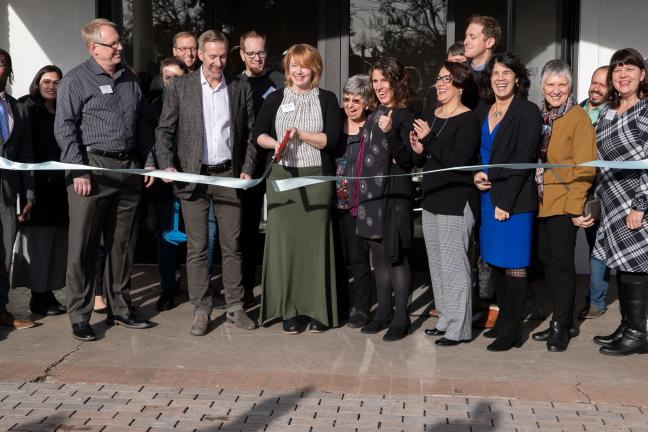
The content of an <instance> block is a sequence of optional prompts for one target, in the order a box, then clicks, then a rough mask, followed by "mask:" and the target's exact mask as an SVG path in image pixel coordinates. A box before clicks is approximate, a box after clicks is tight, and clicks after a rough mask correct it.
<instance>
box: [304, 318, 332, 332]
mask: <svg viewBox="0 0 648 432" xmlns="http://www.w3.org/2000/svg"><path fill="white" fill-rule="evenodd" d="M326 330H328V327H327V326H325V325H324V324H322V323H321V322H319V321H317V320H316V319H315V318H311V320H310V324H309V325H308V331H309V332H310V333H323V332H325V331H326Z"/></svg>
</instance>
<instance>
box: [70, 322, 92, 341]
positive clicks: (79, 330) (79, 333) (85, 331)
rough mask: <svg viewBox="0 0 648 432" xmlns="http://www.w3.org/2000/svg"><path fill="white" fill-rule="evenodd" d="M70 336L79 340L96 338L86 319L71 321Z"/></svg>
mask: <svg viewBox="0 0 648 432" xmlns="http://www.w3.org/2000/svg"><path fill="white" fill-rule="evenodd" d="M72 336H73V337H74V338H75V339H78V340H80V341H84V342H85V341H93V340H95V339H97V336H96V335H95V332H94V330H92V327H91V326H90V323H89V322H88V321H81V322H78V323H72Z"/></svg>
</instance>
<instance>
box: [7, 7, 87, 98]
mask: <svg viewBox="0 0 648 432" xmlns="http://www.w3.org/2000/svg"><path fill="white" fill-rule="evenodd" d="M94 17H95V2H94V1H93V0H0V47H2V48H3V49H5V50H7V51H9V53H10V54H11V57H12V60H13V62H14V73H15V82H14V84H13V86H11V87H10V88H9V90H10V92H11V94H13V95H14V96H16V97H19V96H22V95H24V94H26V93H27V90H28V88H29V84H30V83H31V80H32V79H33V77H34V75H35V74H36V72H37V71H38V69H40V68H41V67H42V66H45V65H47V64H56V65H57V66H59V67H60V68H61V69H63V72H64V73H65V72H67V71H68V70H70V69H71V68H72V67H74V66H76V65H77V64H79V63H80V62H81V61H83V60H84V59H86V58H87V56H88V54H87V51H86V49H85V45H84V44H83V42H82V40H81V34H80V29H81V27H83V25H85V24H86V23H87V22H88V21H89V20H91V19H92V18H94Z"/></svg>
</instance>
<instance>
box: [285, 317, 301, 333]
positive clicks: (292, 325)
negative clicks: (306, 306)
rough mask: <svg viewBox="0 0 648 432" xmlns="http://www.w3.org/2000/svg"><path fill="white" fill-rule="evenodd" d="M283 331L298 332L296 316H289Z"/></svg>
mask: <svg viewBox="0 0 648 432" xmlns="http://www.w3.org/2000/svg"><path fill="white" fill-rule="evenodd" d="M283 331H284V333H287V334H298V333H299V326H298V325H297V320H296V319H295V318H288V319H285V320H284V321H283Z"/></svg>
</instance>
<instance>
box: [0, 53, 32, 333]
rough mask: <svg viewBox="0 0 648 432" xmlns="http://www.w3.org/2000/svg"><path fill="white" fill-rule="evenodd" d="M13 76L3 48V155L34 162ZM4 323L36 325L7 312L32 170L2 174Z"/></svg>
mask: <svg viewBox="0 0 648 432" xmlns="http://www.w3.org/2000/svg"><path fill="white" fill-rule="evenodd" d="M12 79H13V70H12V66H11V56H10V55H9V53H8V52H7V51H5V50H3V49H0V148H1V149H2V157H3V158H6V159H9V160H12V161H14V162H32V161H33V150H32V141H31V129H30V125H29V120H28V118H27V107H25V106H24V105H23V104H22V103H20V102H18V101H16V99H14V98H13V97H11V95H9V94H7V93H6V92H5V88H6V86H7V82H9V81H11V80H12ZM0 177H1V180H0V231H2V247H0V254H1V256H0V326H2V327H10V328H15V329H24V328H29V327H34V326H35V325H36V324H34V322H32V321H28V320H20V319H16V318H14V317H13V315H11V314H10V313H9V312H7V303H8V302H9V268H10V266H11V258H12V256H13V245H14V241H15V239H16V198H17V195H18V194H21V196H22V198H23V199H24V202H25V203H26V204H25V207H24V208H23V210H22V211H21V213H20V214H19V215H18V220H19V221H23V220H25V219H27V218H28V217H29V211H30V210H31V208H32V206H33V204H34V176H33V172H31V171H11V170H3V171H2V172H1V174H0Z"/></svg>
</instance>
